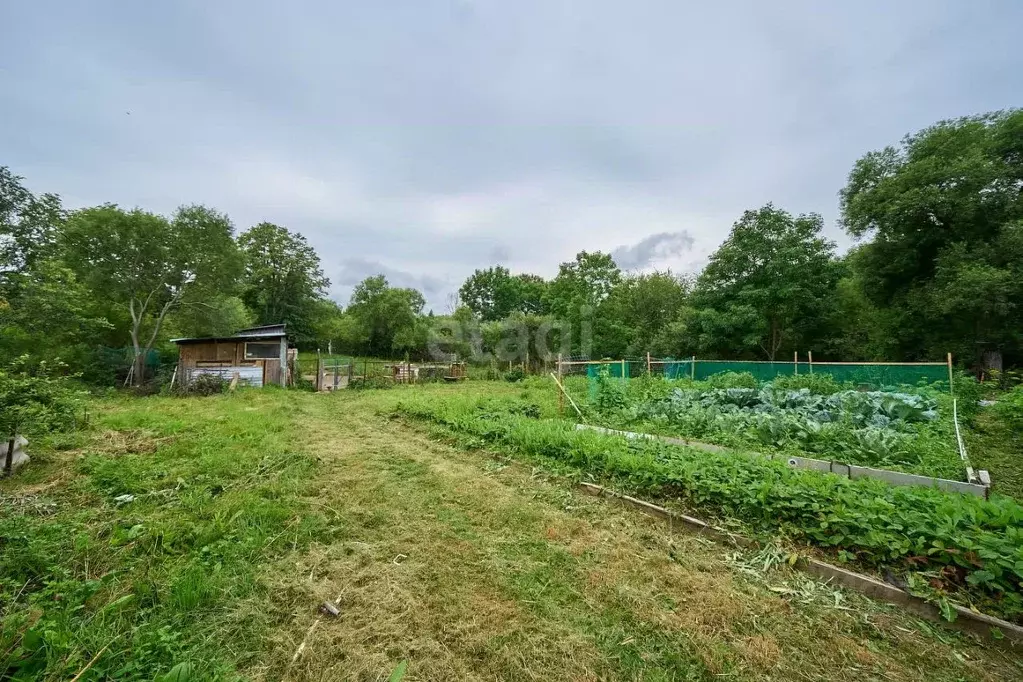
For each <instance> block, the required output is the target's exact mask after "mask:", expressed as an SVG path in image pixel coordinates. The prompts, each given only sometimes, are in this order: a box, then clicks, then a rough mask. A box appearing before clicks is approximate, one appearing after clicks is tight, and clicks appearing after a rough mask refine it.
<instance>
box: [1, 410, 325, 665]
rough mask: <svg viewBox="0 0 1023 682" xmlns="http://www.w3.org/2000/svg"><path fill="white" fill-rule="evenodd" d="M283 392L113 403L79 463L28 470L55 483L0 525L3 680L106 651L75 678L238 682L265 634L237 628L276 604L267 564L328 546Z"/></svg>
mask: <svg viewBox="0 0 1023 682" xmlns="http://www.w3.org/2000/svg"><path fill="white" fill-rule="evenodd" d="M275 393H277V392H275V391H248V392H241V393H239V394H235V395H233V396H231V398H227V397H214V398H210V399H208V400H204V401H181V400H177V399H173V398H163V397H154V398H150V399H147V400H146V401H145V403H144V404H143V403H140V402H139V401H137V400H132V399H128V398H122V399H118V400H107V401H104V402H103V403H102V404H101V405H98V406H97V407H98V409H95V410H90V413H92V414H93V415H94V419H95V420H96V425H97V427H98V428H96V429H95V432H94V433H93V434H92V435H91V436H88V435H83V439H84V438H87V439H88V440H86V443H87V447H85V448H84V449H83V450H82V451H81V452H80V453H79V454H78V456H76V455H75V454H74V453H69V454H67V455H65V454H62V453H59V452H50V453H47V454H48V455H49V456H48V457H46V458H42V459H41V460H40V464H39V466H38V467H35V466H33V471H32V473H33V474H34V475H38V474H41V473H45V474H47V475H48V476H49V477H50V480H52V481H54V483H53V484H52V485H56V486H57V488H56V489H53V488H52V486H51V487H50V488H49V490H50V491H51V492H49V493H47V492H44V491H43V490H40V488H39V487H35V490H36V491H37V492H36V493H33V494H31V495H26V496H25V499H27V500H31V501H32V503H31V504H18V505H6V506H5V507H4V513H3V515H2V516H0V602H2V603H3V618H2V619H0V652H3V653H2V654H0V670H2V671H3V673H2V674H3V677H4V678H5V679H12V680H43V679H53V680H56V679H62V680H65V679H71V678H73V677H74V676H75V675H76V673H78V672H79V671H81V670H82V669H83V668H84V667H85V665H86V664H87V663H88V662H89V661H90V660H91V659H92V658H93V657H94V656H97V655H98V657H97V660H96V661H95V663H94V664H93V665H92V667H91V668H90V670H89V672H88V673H87V674H86V675H84V676H82V678H81V679H83V680H85V679H92V680H100V679H118V680H154V679H162V680H181V679H188V678H189V677H188V676H189V675H190V676H191V677H190V679H193V680H200V679H201V680H213V679H217V680H231V679H237V672H236V670H235V669H236V668H242V667H244V666H245V665H246V661H247V660H248V657H249V656H251V652H254V651H258V650H259V649H260V647H261V642H262V641H263V637H264V636H265V635H266V631H265V628H266V621H265V619H262V618H245V627H239V621H238V613H239V612H240V611H242V612H244V611H245V610H247V609H249V608H252V606H250V605H258V606H259V607H260V608H264V609H265V608H266V605H267V604H270V603H272V602H273V601H274V599H273V594H272V587H271V585H268V584H267V582H268V581H267V576H268V574H269V575H272V571H265V570H263V569H264V568H265V567H272V566H273V564H274V561H275V560H277V559H278V558H279V557H281V556H283V555H285V554H288V553H290V552H293V551H295V548H298V551H300V552H301V551H302V549H303V548H305V547H308V546H309V544H310V543H311V542H315V541H322V540H325V539H327V538H329V537H330V536H331V533H330V532H328V531H327V528H328V523H327V521H326V519H325V518H324V517H323V515H322V514H321V513H320V511H319V510H318V509H317V508H313V507H311V506H310V505H309V504H308V503H306V502H305V501H304V500H305V499H306V493H307V492H308V482H309V480H310V476H311V474H312V472H313V471H314V470H315V467H316V461H315V458H313V457H312V456H310V455H306V454H303V453H302V452H301V451H300V450H298V451H296V450H295V448H294V445H293V443H294V442H295V438H296V437H298V435H299V434H297V433H293V432H292V431H291V428H292V427H291V423H290V417H289V413H288V410H286V409H283V408H284V403H283V402H278V403H274V402H271V401H273V399H274V394H275ZM43 480H47V479H43ZM68 481H70V484H68V483H67V482H68ZM8 485H10V484H8ZM20 491H21V489H19V488H17V487H14V486H12V487H9V488H7V490H5V493H8V494H9V493H14V494H18V493H19V492H20ZM124 495H128V496H131V498H132V499H131V501H130V502H128V501H124V500H125V498H123V497H122V496H124ZM5 497H6V495H5ZM119 498H120V500H121V501H118V499H119ZM7 499H10V498H7ZM53 500H59V501H60V503H59V504H52V502H53ZM285 529H287V536H288V541H287V542H281V541H280V540H279V538H280V537H281V532H282V531H283V530H285ZM85 565H88V566H89V567H90V568H89V570H85V569H84V568H83V567H84V566H85ZM292 566H293V564H292ZM218 640H224V641H227V640H230V641H231V642H232V646H231V647H218V646H213V645H211V643H215V642H216V641H218ZM108 645H109V646H108ZM234 652H245V653H244V654H241V653H238V654H236V653H234ZM237 656H241V658H235V657H237Z"/></svg>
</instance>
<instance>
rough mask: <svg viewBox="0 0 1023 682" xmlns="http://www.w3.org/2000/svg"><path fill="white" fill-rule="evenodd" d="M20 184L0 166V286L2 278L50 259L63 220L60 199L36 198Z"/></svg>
mask: <svg viewBox="0 0 1023 682" xmlns="http://www.w3.org/2000/svg"><path fill="white" fill-rule="evenodd" d="M21 181H22V178H20V177H18V176H17V175H14V174H13V173H11V171H10V169H9V168H7V167H6V166H0V284H2V283H3V278H4V277H5V276H6V275H9V274H11V273H19V272H25V271H27V270H31V269H32V268H33V267H34V266H35V264H36V262H37V261H39V260H43V259H46V258H50V257H52V256H53V247H54V243H55V240H56V237H57V231H58V230H59V228H60V225H61V224H62V223H63V221H64V217H65V216H64V210H63V208H62V207H61V204H60V197H58V196H57V195H55V194H42V195H39V196H36V195H34V194H32V192H30V191H29V190H28V189H26V188H25V187H24V186H23V185H22V184H21Z"/></svg>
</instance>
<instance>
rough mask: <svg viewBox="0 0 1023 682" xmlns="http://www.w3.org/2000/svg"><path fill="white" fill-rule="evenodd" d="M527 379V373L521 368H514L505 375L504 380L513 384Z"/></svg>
mask: <svg viewBox="0 0 1023 682" xmlns="http://www.w3.org/2000/svg"><path fill="white" fill-rule="evenodd" d="M525 378H526V373H525V371H523V369H522V368H521V367H512V368H511V369H509V370H508V371H507V372H505V373H504V380H505V381H510V382H512V383H514V382H516V381H522V380H523V379H525Z"/></svg>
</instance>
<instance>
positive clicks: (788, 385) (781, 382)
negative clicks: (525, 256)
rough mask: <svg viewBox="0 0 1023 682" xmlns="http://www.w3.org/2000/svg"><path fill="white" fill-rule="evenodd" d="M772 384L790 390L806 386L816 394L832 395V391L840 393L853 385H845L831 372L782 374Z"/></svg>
mask: <svg viewBox="0 0 1023 682" xmlns="http://www.w3.org/2000/svg"><path fill="white" fill-rule="evenodd" d="M771 384H772V385H773V386H774V387H775V388H782V389H786V390H789V391H798V390H799V389H801V388H805V389H808V390H809V391H810V393H813V394H816V395H831V394H832V393H838V392H839V391H842V390H845V389H846V388H851V385H849V386H843V385H842V384H840V383H839V382H837V381H835V377H833V376H831V375H830V374H820V373H817V374H793V375H792V376H780V377H776V378H775V379H774V381H772V382H771Z"/></svg>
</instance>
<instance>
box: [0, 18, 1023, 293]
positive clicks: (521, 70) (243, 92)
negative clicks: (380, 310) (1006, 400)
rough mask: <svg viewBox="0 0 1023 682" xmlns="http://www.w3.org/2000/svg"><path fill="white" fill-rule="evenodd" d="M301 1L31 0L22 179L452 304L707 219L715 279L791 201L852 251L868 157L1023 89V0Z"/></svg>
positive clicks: (9, 142)
mask: <svg viewBox="0 0 1023 682" xmlns="http://www.w3.org/2000/svg"><path fill="white" fill-rule="evenodd" d="M300 5H301V9H300V10H296V8H295V6H293V5H292V4H288V3H280V2H271V1H270V0H263V1H259V0H222V1H221V2H216V3H210V2H199V1H195V0H183V1H182V2H177V3H127V2H114V3H82V2H76V1H75V0H36V1H34V2H31V3H6V4H5V5H4V6H3V8H2V9H0V64H2V65H4V68H0V110H2V111H3V112H4V125H3V126H0V150H3V156H0V164H3V165H8V166H10V167H11V168H12V169H13V170H14V172H15V173H17V174H19V175H23V176H25V177H26V179H27V181H28V184H29V186H30V187H32V188H33V189H36V190H39V191H52V192H57V193H59V194H60V195H61V196H63V197H64V198H65V200H66V203H67V204H68V205H69V206H72V207H75V206H81V205H88V204H98V203H103V202H107V201H113V202H117V203H120V204H122V205H128V206H133V205H139V206H142V207H144V208H147V209H150V210H155V211H160V212H165V213H166V212H170V211H173V210H174V208H175V207H176V206H178V205H179V204H182V203H191V202H203V203H207V204H210V205H212V206H215V207H217V208H218V209H220V210H223V211H226V212H227V213H228V214H229V215H231V216H232V218H233V219H234V220H235V222H236V224H237V225H238V226H239V228H245V227H248V226H250V225H253V224H255V223H257V222H259V221H261V220H270V221H273V222H276V223H279V224H282V225H287V226H288V227H289V228H290V229H293V230H298V231H300V232H302V233H303V234H304V235H305V236H306V237H307V238H308V239H309V241H310V243H312V244H313V245H314V246H315V247H316V248H317V250H318V252H319V253H320V256H321V258H322V260H323V262H324V267H325V269H326V270H327V272H328V274H329V275H331V276H332V278H333V279H335V280H336V281H338V282H340V281H341V280H340V279H339V277H340V278H342V279H351V278H352V277H354V276H355V275H345V274H343V273H344V272H350V273H356V274H373V273H372V272H369V270H371V269H372V268H373V267H377V266H380V267H383V265H381V264H386V266H388V267H389V268H390V270H391V271H392V279H393V280H394V281H395V282H399V281H400V282H403V283H415V285H417V286H418V287H419V288H421V289H424V293H427V295H428V298H429V299H430V300H431V305H434V306H435V307H437V308H443V307H444V303H445V300H446V296H447V295H448V294H450V292H452V291H454V290H455V289H457V287H458V284H459V283H460V282H461V281H462V280H463V279H464V278H465V277H466V276H467V275H468V274H469V273H471V272H472V270H473V269H474V268H477V267H482V266H486V265H489V264H492V263H494V262H495V261H501V262H502V264H505V265H507V266H508V267H510V268H512V269H514V270H516V271H527V272H535V273H537V274H542V275H544V276H552V275H553V274H554V273H555V272H556V269H557V264H558V263H559V262H560V261H565V260H569V259H571V258H572V256H573V255H574V254H575V253H576V252H577V251H579V250H582V249H587V250H603V251H614V250H616V249H617V250H618V253H617V256H616V257H618V258H621V260H622V262H623V263H624V264H625V265H627V266H630V267H643V264H646V263H649V262H650V260H649V258H648V256H647V251H650V253H652V254H653V256H650V257H652V258H655V259H656V258H657V257H659V256H657V254H659V253H677V251H672V249H675V250H677V249H679V248H681V247H680V245H681V244H682V243H683V242H681V241H679V240H678V239H674V240H673V239H667V240H666V239H664V238H663V236H662V235H664V234H665V233H668V234H674V233H676V231H677V229H678V227H679V226H681V225H684V226H685V228H686V232H687V233H688V234H689V236H690V237H691V238H692V240H693V243H692V245H691V249H688V250H684V251H685V256H684V257H683V258H681V259H680V261H681V262H685V263H700V262H704V261H705V260H706V258H707V257H708V256H709V254H710V253H711V252H713V250H714V249H715V248H716V247H717V245H718V244H720V243H721V241H722V240H723V239H724V238H725V237H726V235H727V234H728V230H729V228H730V226H731V224H732V222H733V221H734V220H735V219H737V218H738V217H739V216H740V215H741V214H742V212H743V210H745V209H747V208H754V207H757V206H760V205H763V204H764V203H766V202H768V201H773V202H774V203H775V204H776V205H778V206H781V207H783V208H785V209H787V210H789V211H792V212H793V213H801V212H810V211H816V212H819V213H821V214H822V215H824V216H825V218H826V220H827V221H828V223H829V227H828V229H829V231H830V234H829V236H831V237H832V238H838V239H839V241H840V243H847V242H842V238H843V236H842V235H841V233H839V232H838V231H837V228H835V227H833V225H834V219H835V218H836V217H837V213H838V201H837V192H838V190H839V189H840V188H841V187H842V186H843V185H844V183H845V181H846V176H847V174H848V172H849V170H850V169H851V167H852V164H853V163H854V162H855V160H856V159H857V158H858V157H859V156H861V155H862V154H864V153H865V152H867V151H869V150H872V149H878V148H880V147H883V146H884V145H886V144H890V143H893V142H896V141H898V140H899V139H900V138H901V137H902V136H903V135H904V134H906V133H908V132H913V131H915V130H918V129H920V128H922V127H924V126H926V125H928V124H930V123H932V122H934V121H936V120H938V119H942V118H948V117H954V116H960V115H964V114H969V113H973V112H979V111H989V110H995V109H1001V108H1005V107H1009V106H1017V105H1018V104H1019V98H1018V93H1019V92H1021V91H1023V53H1021V52H1020V51H1019V50H1018V49H1017V42H1018V35H1017V30H1016V27H1018V26H1019V25H1020V24H1021V23H1023V4H1020V3H1019V2H1015V1H1013V0H1000V1H996V2H995V3H993V4H989V5H985V6H984V7H981V8H978V7H974V5H970V4H963V3H954V2H937V3H936V2H933V0H905V1H904V2H899V3H891V2H882V1H881V0H864V2H856V3H852V2H846V3H826V4H816V5H815V4H813V3H810V4H807V3H804V2H795V1H790V2H781V1H779V2H776V3H770V5H768V4H765V3H762V2H759V1H758V0H745V1H741V0H740V1H738V2H728V3H680V2H672V1H671V0H638V1H637V2H635V3H628V4H623V3H620V2H611V1H610V0H593V2H589V3H552V2H549V1H548V0H521V1H520V2H516V3H502V2H496V1H493V0H421V1H417V2H407V3H397V4H395V3H354V2H340V3H339V2H329V1H328V0H307V1H306V2H303V3H300ZM268 46H272V47H271V48H268ZM128 112H130V113H128ZM637 240H638V241H639V243H637V244H635V245H634V246H624V247H623V246H621V245H628V244H631V243H633V242H636V241H637ZM644 245H645V246H644ZM658 249H660V251H658ZM499 257H500V258H499ZM671 258H675V259H679V256H678V255H674V256H668V259H671ZM367 264H376V265H367ZM406 285H413V284H406ZM351 286H352V284H340V283H339V284H338V285H337V288H336V289H335V295H337V296H341V297H345V296H346V293H347V291H348V289H345V287H349V288H350V287H351ZM427 288H432V289H431V292H426V291H425V289H427ZM435 301H436V303H434V302H435Z"/></svg>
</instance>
